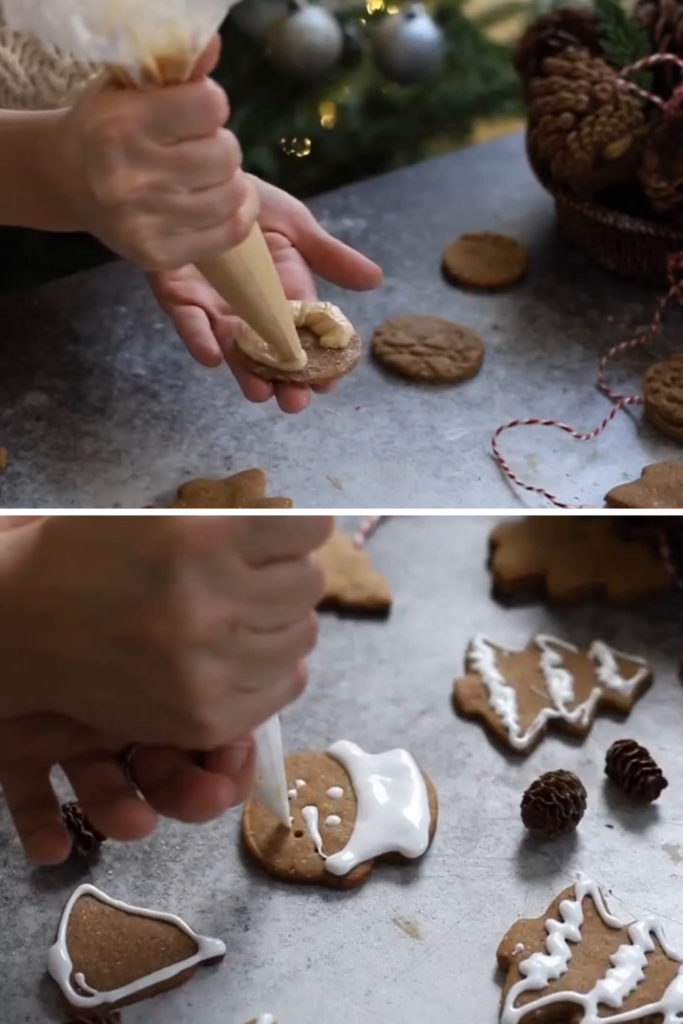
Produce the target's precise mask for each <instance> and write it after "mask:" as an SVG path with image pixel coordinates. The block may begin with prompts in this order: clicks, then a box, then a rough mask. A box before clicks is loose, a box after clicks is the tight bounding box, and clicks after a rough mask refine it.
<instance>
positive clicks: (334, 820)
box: [325, 814, 341, 828]
mask: <svg viewBox="0 0 683 1024" xmlns="http://www.w3.org/2000/svg"><path fill="white" fill-rule="evenodd" d="M325 824H326V825H327V827H328V828H335V826H336V825H341V818H340V817H339V815H338V814H328V816H327V817H326V818H325Z"/></svg>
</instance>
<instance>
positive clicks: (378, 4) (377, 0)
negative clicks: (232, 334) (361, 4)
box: [365, 0, 386, 14]
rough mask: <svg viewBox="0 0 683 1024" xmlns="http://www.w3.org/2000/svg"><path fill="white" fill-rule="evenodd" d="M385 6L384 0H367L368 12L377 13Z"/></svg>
mask: <svg viewBox="0 0 683 1024" xmlns="http://www.w3.org/2000/svg"><path fill="white" fill-rule="evenodd" d="M385 6H386V5H385V2H384V0H366V2H365V9H366V11H367V12H368V14H377V13H378V12H379V11H383V10H384V8H385Z"/></svg>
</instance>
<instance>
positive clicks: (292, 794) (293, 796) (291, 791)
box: [287, 789, 299, 800]
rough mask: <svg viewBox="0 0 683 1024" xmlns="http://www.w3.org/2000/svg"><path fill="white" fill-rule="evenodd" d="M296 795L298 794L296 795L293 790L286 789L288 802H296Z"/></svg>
mask: <svg viewBox="0 0 683 1024" xmlns="http://www.w3.org/2000/svg"><path fill="white" fill-rule="evenodd" d="M298 795H299V794H298V793H297V791H296V790H295V789H288V790H287V796H288V797H289V799H290V800H296V798H297V796H298Z"/></svg>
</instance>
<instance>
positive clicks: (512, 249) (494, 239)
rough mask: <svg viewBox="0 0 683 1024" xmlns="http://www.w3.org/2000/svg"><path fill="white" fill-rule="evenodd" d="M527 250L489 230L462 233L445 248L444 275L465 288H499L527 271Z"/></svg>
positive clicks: (515, 280)
mask: <svg viewBox="0 0 683 1024" xmlns="http://www.w3.org/2000/svg"><path fill="white" fill-rule="evenodd" d="M528 268H529V253H528V252H527V250H526V249H525V248H524V246H523V245H520V243H519V242H517V241H516V240H515V239H514V238H509V237H508V236H507V235H497V234H494V233H492V232H490V231H481V232H472V233H469V234H465V235H461V236H460V238H458V239H456V241H455V242H452V243H451V244H450V245H449V246H447V247H446V248H445V249H444V253H443V269H444V271H445V273H446V276H447V277H449V278H451V279H452V280H454V281H456V282H457V284H461V285H464V286H465V287H466V288H477V289H480V290H482V291H498V290H499V289H501V288H510V287H511V286H512V285H513V284H517V283H518V281H521V279H522V278H523V277H524V275H525V274H526V272H527V270H528Z"/></svg>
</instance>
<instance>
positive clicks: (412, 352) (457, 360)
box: [372, 316, 484, 384]
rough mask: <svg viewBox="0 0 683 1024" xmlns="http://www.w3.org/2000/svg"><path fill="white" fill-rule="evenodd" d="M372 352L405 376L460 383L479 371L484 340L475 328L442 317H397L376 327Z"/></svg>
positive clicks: (482, 358) (439, 382)
mask: <svg viewBox="0 0 683 1024" xmlns="http://www.w3.org/2000/svg"><path fill="white" fill-rule="evenodd" d="M372 353H373V355H374V357H375V358H376V359H377V361H378V362H380V363H382V365H383V366H386V367H388V368H389V369H390V370H393V371H394V372H395V373H400V374H401V375H402V376H403V377H410V378H411V379H412V380H417V381H423V382H425V383H428V384H458V383H459V382H460V381H463V380H467V379H468V378H469V377H474V375H475V374H476V373H478V372H479V369H480V367H481V364H482V362H483V361H484V342H483V341H482V340H481V338H480V337H479V335H478V334H477V333H476V331H473V330H471V328H469V327H463V326H462V325H461V324H456V323H453V322H452V321H451V320H443V319H442V318H441V317H438V316H395V317H392V319H391V320H385V321H384V323H381V324H380V325H379V326H378V327H377V328H375V332H374V334H373V336H372Z"/></svg>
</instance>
